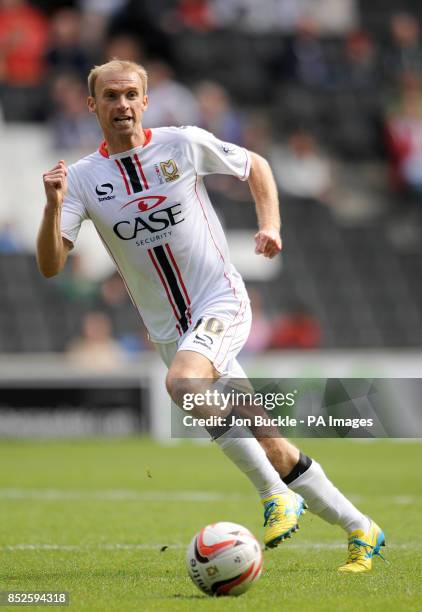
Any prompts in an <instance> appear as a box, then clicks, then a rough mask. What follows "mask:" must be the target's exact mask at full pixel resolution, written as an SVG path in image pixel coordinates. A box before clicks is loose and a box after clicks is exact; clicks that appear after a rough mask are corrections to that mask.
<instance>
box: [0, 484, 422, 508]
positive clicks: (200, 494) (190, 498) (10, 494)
mask: <svg viewBox="0 0 422 612" xmlns="http://www.w3.org/2000/svg"><path fill="white" fill-rule="evenodd" d="M348 498H349V499H350V500H352V501H353V502H354V503H362V502H370V501H371V496H369V495H360V494H359V493H351V494H348ZM0 499H36V500H39V501H50V500H59V501H60V500H84V499H87V500H90V499H91V500H99V501H139V502H150V503H154V502H163V501H166V502H180V501H182V502H183V501H185V502H199V503H201V502H220V501H224V502H227V501H247V500H249V501H251V502H253V501H254V500H256V497H255V496H254V495H242V494H236V493H220V492H217V491H136V490H130V489H104V490H97V491H84V490H74V489H70V490H66V489H21V488H20V489H17V488H13V489H12V488H11V489H0ZM377 501H385V502H386V503H390V504H395V505H398V506H403V505H410V504H420V503H422V495H385V496H382V497H378V496H377Z"/></svg>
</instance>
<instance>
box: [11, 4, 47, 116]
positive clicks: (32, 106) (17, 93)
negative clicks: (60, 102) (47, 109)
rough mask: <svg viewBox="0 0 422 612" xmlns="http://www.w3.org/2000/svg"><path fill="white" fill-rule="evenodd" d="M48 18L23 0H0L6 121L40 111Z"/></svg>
mask: <svg viewBox="0 0 422 612" xmlns="http://www.w3.org/2000/svg"><path fill="white" fill-rule="evenodd" d="M47 39H48V21H47V19H46V18H45V17H44V15H43V14H42V13H41V12H40V11H39V10H38V9H36V8H35V7H33V6H31V5H30V4H29V3H28V2H26V0H0V95H1V103H2V107H3V113H4V116H5V119H6V121H19V120H37V119H40V118H41V116H40V115H42V105H43V91H42V88H41V84H42V79H43V77H44V72H45V65H44V59H43V58H44V54H45V49H46V45H47Z"/></svg>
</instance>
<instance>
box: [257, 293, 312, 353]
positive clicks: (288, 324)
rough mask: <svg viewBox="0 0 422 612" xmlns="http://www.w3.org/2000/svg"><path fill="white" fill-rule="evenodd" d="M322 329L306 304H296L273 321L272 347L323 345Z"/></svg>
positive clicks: (287, 347) (301, 347) (302, 347)
mask: <svg viewBox="0 0 422 612" xmlns="http://www.w3.org/2000/svg"><path fill="white" fill-rule="evenodd" d="M321 341H322V329H321V325H320V323H319V321H318V319H317V318H316V317H315V316H314V315H313V314H312V312H311V310H310V309H309V308H308V307H307V306H306V305H305V304H300V303H297V304H294V305H292V307H291V308H290V309H289V310H288V312H286V313H285V314H282V315H280V317H279V318H278V319H276V320H275V321H273V323H272V329H271V340H270V345H269V348H270V349H285V348H286V349H311V348H318V347H319V346H321Z"/></svg>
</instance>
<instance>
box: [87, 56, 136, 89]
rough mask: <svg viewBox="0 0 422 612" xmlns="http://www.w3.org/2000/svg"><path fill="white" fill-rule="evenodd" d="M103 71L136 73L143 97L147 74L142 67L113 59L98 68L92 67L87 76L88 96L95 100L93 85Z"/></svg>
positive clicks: (134, 63)
mask: <svg viewBox="0 0 422 612" xmlns="http://www.w3.org/2000/svg"><path fill="white" fill-rule="evenodd" d="M104 70H120V71H121V72H136V74H137V75H138V76H139V78H140V79H141V83H142V89H143V93H144V95H145V94H146V93H147V89H148V74H147V71H146V70H145V68H144V67H143V66H141V65H140V64H137V63H136V62H129V61H127V60H120V59H117V58H113V59H112V60H110V61H109V62H107V63H105V64H101V65H100V66H94V67H93V68H92V69H91V71H90V73H89V75H88V90H89V95H90V96H92V97H93V98H95V83H96V82H97V78H98V75H99V74H100V73H101V72H103V71H104Z"/></svg>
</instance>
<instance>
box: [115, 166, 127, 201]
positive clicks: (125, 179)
mask: <svg viewBox="0 0 422 612" xmlns="http://www.w3.org/2000/svg"><path fill="white" fill-rule="evenodd" d="M114 161H115V162H116V164H117V166H118V168H119V170H120V174H121V175H122V178H123V180H124V182H125V186H126V191H127V194H128V195H130V187H129V183H128V181H127V178H126V175H125V171H124V170H123V168H122V164H121V163H120V162H119V160H118V159H115V160H114Z"/></svg>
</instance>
